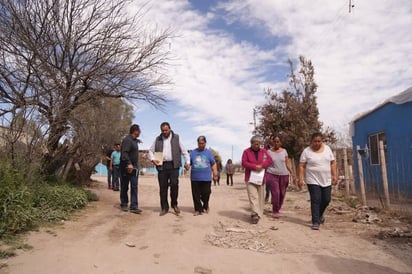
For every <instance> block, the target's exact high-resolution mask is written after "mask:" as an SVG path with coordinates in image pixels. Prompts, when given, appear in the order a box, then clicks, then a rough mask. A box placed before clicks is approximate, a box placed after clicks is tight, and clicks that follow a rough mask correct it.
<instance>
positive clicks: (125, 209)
mask: <svg viewBox="0 0 412 274" xmlns="http://www.w3.org/2000/svg"><path fill="white" fill-rule="evenodd" d="M120 209H121V210H122V211H125V212H127V211H129V209H128V208H127V206H122V207H120Z"/></svg>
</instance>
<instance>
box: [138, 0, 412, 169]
mask: <svg viewBox="0 0 412 274" xmlns="http://www.w3.org/2000/svg"><path fill="white" fill-rule="evenodd" d="M132 2H133V3H132V5H133V7H132V8H131V9H130V12H132V13H133V12H135V11H137V10H138V7H139V6H141V5H143V4H144V3H147V5H146V7H145V9H146V13H145V15H144V16H143V20H145V22H147V26H148V27H149V28H150V27H156V28H160V29H166V28H171V29H172V30H173V31H174V32H175V33H176V36H175V37H173V38H171V39H170V42H169V50H170V52H171V54H172V56H173V63H172V64H171V66H170V67H169V68H168V69H169V76H170V78H171V80H172V82H173V84H172V85H170V86H168V87H167V88H165V89H164V90H163V91H164V93H165V95H166V96H167V98H168V99H169V100H170V103H169V104H168V105H167V107H166V109H165V110H164V112H162V111H160V110H157V109H155V108H153V107H151V106H149V105H146V104H142V103H138V105H137V108H136V112H135V116H136V118H135V121H134V122H136V123H138V124H140V125H141V128H142V135H141V139H142V140H143V146H142V148H148V147H149V146H150V145H151V144H152V142H153V140H154V138H155V136H156V135H158V134H159V133H160V129H159V125H160V123H161V122H163V121H168V122H170V124H171V127H172V129H173V130H174V131H175V132H177V133H178V134H179V135H180V136H181V138H182V140H183V141H184V144H185V146H186V147H187V148H188V149H192V148H195V147H196V138H197V136H199V135H205V136H206V137H207V141H208V146H209V147H212V148H214V149H216V150H217V151H218V152H219V153H220V154H221V156H222V158H223V160H224V161H226V160H227V158H229V157H232V156H233V159H234V161H235V162H238V161H239V160H240V157H241V154H242V151H243V149H245V148H246V147H248V146H249V140H250V137H251V134H252V130H253V108H254V107H255V106H256V105H260V104H262V103H263V102H264V89H266V88H271V89H273V90H275V91H281V90H282V89H283V88H284V87H285V86H286V85H287V80H288V79H287V74H288V65H287V59H288V58H291V59H296V58H297V57H298V56H299V55H303V56H305V57H306V58H308V59H310V60H312V62H313V65H314V67H315V80H316V82H317V84H318V86H319V88H318V93H317V96H318V108H319V112H320V120H321V121H322V122H323V123H324V125H325V126H329V127H332V128H334V129H335V130H337V131H339V132H342V133H343V134H346V135H349V133H348V123H349V122H350V121H351V120H352V119H353V118H354V117H355V116H356V115H358V114H360V113H362V112H365V111H368V110H370V109H372V108H374V107H375V106H377V105H379V104H380V103H382V102H383V101H384V100H385V99H387V98H388V97H391V96H393V95H395V94H397V93H400V92H402V91H404V90H406V89H407V88H409V87H410V86H412V66H411V64H412V35H410V28H411V26H412V1H411V0H397V1H390V0H380V1H373V0H362V1H360V0H358V1H356V0H355V1H352V3H353V4H354V5H355V7H354V8H353V9H352V11H351V12H350V13H349V10H348V3H349V1H348V0H334V1H329V0H313V1H305V0H296V1H289V0H233V1H230V0H228V1H208V0H192V1H186V0H152V1H149V2H148V1H147V0H134V1H132Z"/></svg>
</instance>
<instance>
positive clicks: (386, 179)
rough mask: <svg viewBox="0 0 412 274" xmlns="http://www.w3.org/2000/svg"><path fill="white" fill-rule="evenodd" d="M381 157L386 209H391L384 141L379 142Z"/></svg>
mask: <svg viewBox="0 0 412 274" xmlns="http://www.w3.org/2000/svg"><path fill="white" fill-rule="evenodd" d="M379 156H380V159H381V169H382V183H383V194H384V195H385V207H386V208H387V209H389V208H390V199H389V187H388V174H387V173H386V158H385V150H384V148H383V141H382V140H380V141H379Z"/></svg>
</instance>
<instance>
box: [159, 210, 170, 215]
mask: <svg viewBox="0 0 412 274" xmlns="http://www.w3.org/2000/svg"><path fill="white" fill-rule="evenodd" d="M167 212H168V210H166V209H162V211H160V214H159V216H164V215H166V214H167Z"/></svg>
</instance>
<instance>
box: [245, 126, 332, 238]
mask: <svg viewBox="0 0 412 274" xmlns="http://www.w3.org/2000/svg"><path fill="white" fill-rule="evenodd" d="M281 144H282V143H281V139H280V137H279V136H272V137H271V139H270V148H269V149H268V150H266V149H265V148H262V146H261V140H260V138H259V137H258V136H253V137H252V138H251V140H250V147H249V148H247V149H246V150H244V152H243V154H242V165H243V167H244V168H245V182H246V189H247V193H248V197H249V204H250V208H251V212H252V214H251V222H252V223H254V224H257V223H258V222H259V219H260V218H261V217H262V216H263V206H264V198H263V197H264V190H265V188H266V187H265V185H266V186H267V187H268V189H269V190H270V193H271V197H272V198H271V203H272V217H273V218H279V217H280V216H281V211H280V210H281V208H282V205H283V202H284V200H285V196H286V189H287V187H288V185H289V179H290V177H291V178H292V180H296V175H295V174H294V173H293V171H292V168H291V165H290V161H289V157H288V153H287V151H286V149H284V148H282V147H281ZM336 172H337V171H336V162H335V157H334V155H333V153H332V150H331V149H330V147H329V146H327V145H326V144H324V143H323V136H322V134H321V133H319V132H317V133H314V134H312V136H311V143H310V145H309V146H308V147H306V148H305V149H304V150H303V152H302V154H301V156H300V159H299V174H298V175H299V176H298V186H299V188H302V186H303V184H304V183H306V185H307V186H308V190H309V194H310V204H311V215H312V226H311V228H312V229H314V230H318V229H319V227H320V224H323V223H324V222H325V217H324V212H325V210H326V208H327V206H328V205H329V202H330V200H331V189H332V184H334V185H335V184H337V174H336ZM252 177H253V178H252Z"/></svg>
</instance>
